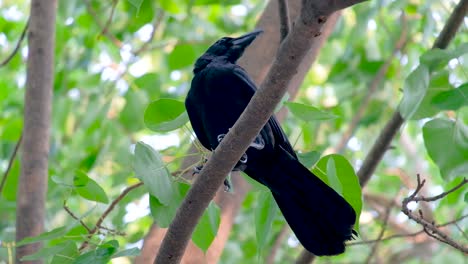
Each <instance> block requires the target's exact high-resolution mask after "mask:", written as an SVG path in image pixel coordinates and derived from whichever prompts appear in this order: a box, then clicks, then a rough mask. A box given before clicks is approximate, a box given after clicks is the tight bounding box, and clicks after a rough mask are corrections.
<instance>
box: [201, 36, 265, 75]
mask: <svg viewBox="0 0 468 264" xmlns="http://www.w3.org/2000/svg"><path fill="white" fill-rule="evenodd" d="M262 32H263V30H260V29H257V30H255V31H252V32H250V33H247V34H245V35H242V36H240V37H238V38H229V37H224V38H221V39H219V40H218V41H216V42H215V43H214V44H213V45H211V46H210V47H209V48H208V50H207V51H206V52H205V54H203V56H202V57H200V58H199V59H198V60H197V62H196V64H195V70H196V69H197V68H199V66H206V63H207V62H208V61H211V60H213V59H214V58H217V57H220V58H221V57H222V58H224V59H226V60H227V61H229V62H231V63H235V62H236V61H237V60H238V59H239V58H240V57H241V56H242V54H243V53H244V50H245V48H247V47H248V46H249V45H250V43H252V42H253V41H254V39H255V38H256V37H257V36H258V35H260V33H262ZM201 64H205V65H201Z"/></svg>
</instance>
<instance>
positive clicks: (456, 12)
mask: <svg viewBox="0 0 468 264" xmlns="http://www.w3.org/2000/svg"><path fill="white" fill-rule="evenodd" d="M467 13H468V0H460V2H458V4H457V5H456V6H455V8H454V9H453V11H452V14H451V15H450V17H449V19H448V21H447V23H446V24H445V26H444V28H443V29H442V32H440V34H439V36H438V37H437V39H436V41H435V42H434V45H433V46H432V48H433V49H435V48H438V49H445V48H447V46H448V44H449V43H450V41H451V40H452V39H453V38H454V37H455V35H456V34H457V31H458V29H459V28H460V25H461V24H462V23H463V19H465V17H466V14H467Z"/></svg>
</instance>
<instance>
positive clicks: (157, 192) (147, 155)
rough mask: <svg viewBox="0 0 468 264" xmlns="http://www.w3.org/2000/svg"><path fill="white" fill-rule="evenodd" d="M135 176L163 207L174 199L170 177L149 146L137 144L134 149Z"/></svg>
mask: <svg viewBox="0 0 468 264" xmlns="http://www.w3.org/2000/svg"><path fill="white" fill-rule="evenodd" d="M135 176H136V177H137V178H138V179H140V180H141V181H142V182H143V183H144V184H145V185H146V186H147V187H148V189H149V193H150V194H151V195H153V196H154V197H156V198H157V199H158V201H159V202H161V203H162V204H163V205H165V206H167V205H170V204H171V202H172V200H173V199H174V198H176V196H175V195H176V192H175V190H174V183H173V182H172V178H171V177H172V176H171V175H170V174H169V171H168V170H167V168H166V165H165V164H164V163H163V161H162V160H161V156H160V155H159V153H158V152H156V151H155V150H154V149H153V148H152V147H151V146H149V145H146V144H145V143H143V142H138V143H137V144H136V147H135Z"/></svg>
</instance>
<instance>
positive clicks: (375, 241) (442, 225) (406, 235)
mask: <svg viewBox="0 0 468 264" xmlns="http://www.w3.org/2000/svg"><path fill="white" fill-rule="evenodd" d="M467 217H468V215H464V216H461V217H459V218H457V219H455V220H452V221H449V222H447V223H444V224H440V225H436V227H437V228H441V227H445V226H449V225H456V224H457V223H458V222H460V221H462V220H463V219H465V218H467ZM422 233H424V228H423V229H421V230H419V231H417V232H413V233H407V234H395V235H391V236H388V237H385V238H382V239H372V240H365V241H356V242H348V243H346V246H356V245H366V244H373V243H377V242H382V241H387V240H392V239H395V238H405V237H415V236H417V235H420V234H422Z"/></svg>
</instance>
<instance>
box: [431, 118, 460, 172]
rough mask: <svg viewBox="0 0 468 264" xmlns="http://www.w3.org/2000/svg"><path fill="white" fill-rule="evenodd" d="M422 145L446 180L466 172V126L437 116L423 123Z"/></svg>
mask: <svg viewBox="0 0 468 264" xmlns="http://www.w3.org/2000/svg"><path fill="white" fill-rule="evenodd" d="M423 138H424V145H425V146H426V149H427V152H428V154H429V156H430V157H431V159H432V160H433V161H434V162H435V163H436V164H437V166H438V167H439V169H440V174H441V175H442V177H443V178H444V179H446V180H450V179H452V178H453V177H456V176H461V175H467V173H468V163H467V162H466V161H467V160H468V127H467V126H466V125H464V124H463V123H460V124H457V123H455V122H453V121H451V120H447V119H441V118H437V119H434V120H431V121H429V122H427V123H426V124H424V127H423Z"/></svg>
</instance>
